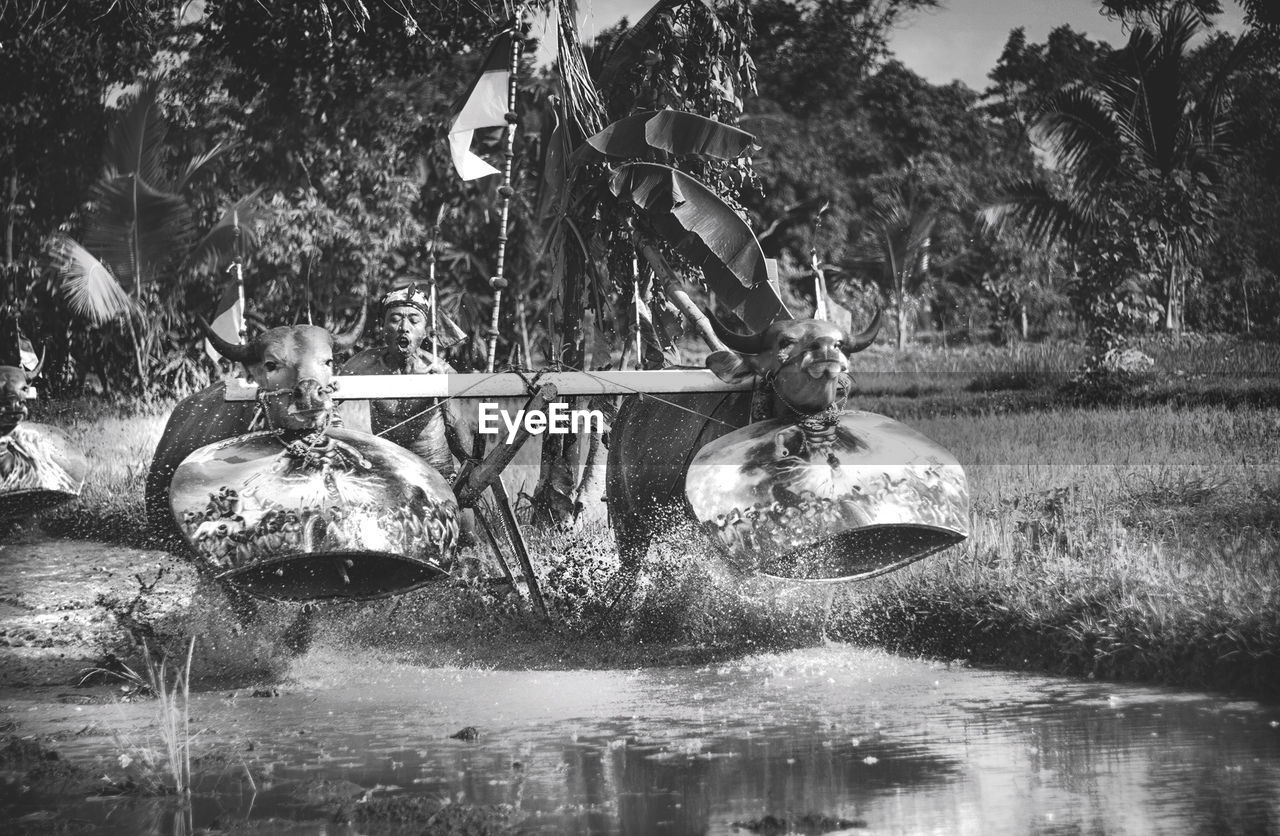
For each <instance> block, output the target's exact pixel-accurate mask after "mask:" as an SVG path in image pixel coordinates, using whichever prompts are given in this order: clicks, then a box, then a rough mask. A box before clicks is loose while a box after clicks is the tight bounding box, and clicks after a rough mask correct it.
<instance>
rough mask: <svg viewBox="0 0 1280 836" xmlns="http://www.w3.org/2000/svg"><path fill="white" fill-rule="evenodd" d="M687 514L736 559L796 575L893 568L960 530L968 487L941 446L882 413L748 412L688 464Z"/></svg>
mask: <svg viewBox="0 0 1280 836" xmlns="http://www.w3.org/2000/svg"><path fill="white" fill-rule="evenodd" d="M685 496H686V498H687V499H688V501H689V506H690V508H691V509H692V511H693V515H694V517H695V518H696V519H697V520H698V521H699V522H700V523H701V524H702V526H703V528H704V529H705V530H706V531H707V532H708V533H709V534H710V535H711V537H712V540H713V541H714V542H715V543H716V544H717V545H719V547H720V548H721V549H722V550H723V551H724V552H725V554H726V555H727V556H728V557H729V558H730V559H731V560H733V561H734V562H735V563H737V564H738V565H739V566H740V567H741V568H743V569H746V570H748V571H752V572H759V573H761V574H765V575H770V576H773V577H778V578H788V579H792V580H803V581H850V580H861V579H864V578H870V577H873V576H875V575H880V574H883V573H885V572H889V571H892V570H894V569H898V568H900V567H902V566H905V565H907V564H908V563H911V562H913V561H915V560H919V559H920V558H922V557H927V556H928V555H930V554H933V553H935V552H938V551H941V550H942V549H944V548H946V547H948V546H952V545H955V544H956V543H959V542H960V541H962V540H964V539H965V537H967V536H968V534H969V489H968V483H967V481H966V479H965V475H964V470H963V468H961V467H960V465H959V464H958V463H957V462H956V460H955V458H954V457H953V456H952V455H951V454H950V453H949V452H947V451H946V450H945V449H943V448H942V447H939V446H938V445H937V444H935V443H934V442H932V441H930V440H929V439H927V438H925V437H924V436H923V435H920V434H919V433H917V432H916V431H914V430H912V429H910V428H908V427H906V426H904V425H902V424H899V423H898V422H897V421H894V420H893V419H891V418H886V417H885V416H883V415H876V414H874V413H870V412H853V411H849V412H842V413H837V414H836V415H834V416H832V417H831V418H830V420H828V421H827V422H826V423H825V425H823V426H818V425H817V424H815V423H812V422H802V423H801V424H796V423H791V422H787V421H782V420H771V421H760V422H757V423H755V424H751V425H749V426H746V427H743V428H742V429H740V430H736V431H734V432H732V433H729V434H728V435H725V436H722V437H721V438H718V439H716V440H715V441H712V442H711V443H709V444H707V445H706V446H705V447H703V448H702V449H701V450H700V451H699V452H698V455H697V456H695V457H694V460H693V462H692V463H691V464H690V466H689V474H688V478H687V479H686V482H685Z"/></svg>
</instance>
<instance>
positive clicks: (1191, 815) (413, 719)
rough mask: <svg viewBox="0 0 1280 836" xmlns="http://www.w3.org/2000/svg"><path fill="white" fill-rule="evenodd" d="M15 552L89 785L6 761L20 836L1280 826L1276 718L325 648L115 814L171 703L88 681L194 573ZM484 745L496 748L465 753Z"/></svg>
mask: <svg viewBox="0 0 1280 836" xmlns="http://www.w3.org/2000/svg"><path fill="white" fill-rule="evenodd" d="M0 562H2V563H3V566H4V570H5V571H4V572H3V573H0V737H4V738H5V739H12V736H19V737H24V738H29V739H30V738H35V739H39V740H41V741H43V742H45V744H46V745H47V747H48V748H52V749H53V750H55V751H56V752H58V753H59V755H60V758H61V762H62V763H64V764H67V763H69V764H72V765H74V766H75V767H76V770H75V774H74V775H69V776H68V778H67V780H66V781H64V782H62V783H59V782H58V781H56V780H55V781H48V780H46V781H42V782H31V781H30V780H29V778H30V773H29V772H28V770H29V769H30V765H27V766H24V767H23V768H22V769H18V768H16V767H15V768H12V769H9V770H7V771H6V770H5V768H4V766H3V764H0V824H3V825H5V826H3V827H0V832H4V833H8V832H17V833H25V832H32V833H37V832H51V831H56V832H77V828H79V827H81V826H82V827H83V828H84V832H100V833H107V834H166V836H167V834H180V833H181V834H186V833H191V832H194V831H201V830H204V831H205V832H210V833H277V832H286V833H298V834H344V836H346V835H347V834H374V833H390V832H394V833H420V832H423V829H424V826H425V821H426V817H427V815H429V814H430V811H431V810H434V809H435V808H436V807H438V805H439V803H440V802H441V801H443V800H446V799H447V800H449V801H452V802H459V803H460V806H462V805H474V807H475V808H484V807H486V806H488V805H506V807H505V808H504V809H505V810H506V811H507V812H506V815H507V821H509V822H510V823H511V824H512V826H513V830H514V832H518V833H546V834H559V833H583V834H585V833H625V834H649V833H658V834H662V833H671V834H683V833H699V834H702V833H706V834H718V833H733V832H735V829H734V828H735V823H736V824H743V825H745V824H756V825H758V824H760V823H762V822H764V821H765V820H766V817H772V819H771V820H769V822H770V823H774V824H780V825H781V824H783V823H790V824H791V825H792V826H793V830H794V832H816V831H813V830H809V831H805V830H803V829H801V827H800V826H799V825H801V824H814V823H822V824H825V825H827V826H828V827H836V826H839V827H842V828H843V829H844V830H847V831H850V832H855V833H861V832H869V833H973V834H990V833H1010V834H1022V833H1054V834H1058V833H1206V834H1209V833H1212V834H1216V833H1241V834H1245V833H1248V834H1258V833H1280V706H1266V705H1259V704H1256V703H1249V702H1231V701H1228V700H1225V699H1223V698H1221V697H1217V696H1213V695H1208V694H1197V693H1188V692H1175V691H1167V690H1161V689H1154V688H1137V687H1126V686H1116V685H1112V684H1099V683H1089V682H1079V681H1074V680H1065V679H1055V678H1045V677H1035V676H1022V675H1013V674H1008V673H999V672H988V671H977V670H972V669H965V668H961V667H958V666H956V667H952V666H947V665H942V664H937V663H930V662H922V661H917V660H910V659H904V658H899V657H895V656H890V655H886V654H881V653H876V652H871V651H866V650H861V649H856V648H851V647H846V646H824V647H817V648H810V649H805V650H798V651H793V652H790V653H785V654H770V655H760V656H751V657H746V658H743V659H738V660H735V661H732V662H727V663H722V664H716V665H711V666H704V667H678V668H665V669H643V670H615V671H506V670H501V671H500V670H483V669H477V668H476V667H475V666H473V667H470V668H462V669H448V668H438V667H437V668H432V667H424V666H421V665H417V664H411V663H408V662H406V661H405V660H404V657H402V656H401V657H397V656H393V655H384V656H380V657H378V656H372V655H370V653H369V652H367V651H359V652H357V651H353V650H350V649H347V648H344V647H339V646H334V645H333V644H331V643H328V642H331V641H332V639H330V638H328V637H327V636H322V637H321V639H320V643H319V644H317V645H315V646H313V647H312V649H311V650H310V652H309V653H308V654H307V655H305V656H303V657H301V658H298V659H295V660H293V661H292V663H290V666H289V668H288V670H287V671H284V672H283V675H282V677H281V680H280V681H281V682H282V683H283V684H282V685H280V686H279V687H278V688H274V689H272V688H268V689H266V690H263V691H261V692H260V693H261V694H262V695H261V696H254V695H253V693H254V691H253V689H252V688H247V689H242V690H238V691H234V692H230V691H218V692H207V693H200V694H195V695H193V696H192V703H191V709H190V711H191V718H192V720H191V726H192V729H193V731H194V732H195V736H194V738H193V742H192V755H193V758H194V764H193V769H194V774H195V779H196V780H195V792H194V796H193V798H192V802H191V805H190V807H188V808H185V809H183V808H180V807H179V806H178V805H177V804H176V803H175V802H174V801H173V800H172V799H171V798H154V797H152V798H138V797H109V796H105V795H103V794H102V790H103V789H104V788H105V787H107V785H105V784H104V783H103V781H102V778H101V776H104V775H109V776H112V777H113V779H114V780H115V781H116V782H117V784H118V782H119V780H120V778H121V776H122V775H134V776H137V777H139V778H145V777H146V776H147V775H152V776H154V775H155V774H156V772H155V769H154V767H149V766H147V763H146V759H147V756H148V753H158V752H159V751H160V750H162V748H163V747H162V744H161V740H160V736H159V732H158V722H157V705H156V703H155V702H154V701H141V702H122V701H120V699H119V697H120V696H121V694H120V691H119V690H118V689H115V688H108V687H105V686H104V687H99V688H97V689H80V688H74V687H70V685H69V684H68V683H72V682H74V681H75V679H76V673H77V672H78V671H79V670H80V669H81V668H83V667H84V666H85V665H88V664H92V663H93V661H94V660H95V659H96V658H97V656H96V655H95V654H97V653H98V652H99V651H98V647H99V646H98V645H96V644H95V641H94V637H95V636H101V635H103V634H106V633H110V632H111V629H112V621H111V619H110V618H109V617H108V616H107V613H106V612H105V610H104V609H103V607H102V605H101V602H100V596H105V597H115V598H116V599H119V600H127V599H128V598H129V596H130V595H132V594H133V593H134V592H136V590H137V588H138V584H139V583H150V584H153V585H154V590H153V594H152V596H151V598H150V599H149V600H150V603H149V604H148V606H149V607H150V608H151V609H150V610H149V611H148V613H147V614H148V615H149V616H150V617H153V618H155V617H159V616H162V615H163V613H164V612H166V611H179V610H184V609H185V608H186V607H188V606H189V605H190V602H191V601H192V596H193V595H197V594H198V593H197V592H196V589H195V583H194V579H193V577H192V574H191V572H190V570H189V568H186V567H184V566H183V565H182V564H181V563H179V562H177V561H174V560H173V559H172V558H170V557H169V556H168V555H165V554H163V553H156V552H140V551H130V550H126V549H119V548H112V547H105V546H97V545H94V544H88V543H71V542H66V541H64V542H58V541H45V540H40V539H35V540H32V541H29V542H23V543H9V544H6V545H4V546H0ZM206 639H208V636H206ZM239 641H240V642H241V644H240V645H238V646H243V647H248V644H249V640H248V638H247V637H241V639H240V640H239ZM467 727H473V728H474V729H475V730H476V733H477V734H476V736H475V738H474V739H470V740H467V739H455V738H453V737H451V735H454V734H455V733H457V732H459V731H460V730H462V729H464V728H467ZM158 765H160V766H163V759H162V758H161V759H159V761H158ZM415 800H419V801H421V802H422V803H423V805H424V806H425V808H426V809H427V810H428V813H427V814H425V815H422V814H420V815H419V816H418V817H417V819H416V821H411V822H408V823H405V824H403V825H402V826H400V827H399V829H397V828H396V826H394V825H393V824H392V823H390V822H389V821H388V820H386V819H378V818H376V817H374V818H370V816H367V815H366V816H363V820H362V814H364V813H371V812H378V811H382V812H388V811H389V812H391V813H394V812H396V811H397V810H399V811H401V812H404V811H406V810H408V809H409V808H410V807H412V805H413V802H414V801H415ZM397 805H399V806H397ZM420 810H421V808H420ZM420 810H419V812H420ZM338 812H341V815H338V816H336V818H337V820H335V813H338ZM351 820H355V821H356V822H357V823H355V824H348V823H346V822H348V821H351ZM737 832H741V833H745V832H748V831H746V830H745V829H739V830H738V831H737ZM760 832H771V833H778V832H784V829H779V828H774V829H773V830H768V829H766V830H762V831H760Z"/></svg>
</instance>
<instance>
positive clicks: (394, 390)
mask: <svg viewBox="0 0 1280 836" xmlns="http://www.w3.org/2000/svg"><path fill="white" fill-rule="evenodd" d="M533 379H534V377H533V375H532V374H530V375H528V376H527V379H526V378H525V377H521V376H520V375H518V374H514V373H512V372H497V373H494V374H368V375H354V374H353V375H340V376H338V377H335V378H334V382H335V383H336V384H337V389H336V390H334V393H333V397H334V399H335V400H339V401H355V400H373V399H377V398H514V397H520V396H522V395H528V394H529V385H528V381H532V380H533ZM543 383H552V384H554V385H555V387H556V391H557V392H558V393H559V394H560V395H561V396H565V395H634V394H637V393H646V394H677V393H681V392H706V393H712V392H749V391H751V387H752V381H751V380H747V381H745V382H743V383H725V382H724V381H723V380H721V379H720V378H718V377H716V376H715V374H714V373H713V372H711V371H708V370H706V369H688V370H675V369H673V370H666V371H647V372H646V371H625V372H616V371H615V372H546V373H544V374H543V375H542V376H541V377H539V378H538V379H537V384H543ZM257 395H258V387H257V386H255V385H253V384H251V383H247V382H245V381H244V380H243V379H241V378H232V379H231V380H228V381H227V393H226V398H225V400H228V401H252V400H255V399H256V398H257Z"/></svg>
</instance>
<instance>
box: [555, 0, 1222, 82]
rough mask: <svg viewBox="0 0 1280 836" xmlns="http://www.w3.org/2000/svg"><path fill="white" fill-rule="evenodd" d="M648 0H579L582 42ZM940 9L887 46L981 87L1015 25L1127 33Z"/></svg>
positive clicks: (919, 64) (1115, 40)
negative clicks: (1066, 26) (1062, 26)
mask: <svg viewBox="0 0 1280 836" xmlns="http://www.w3.org/2000/svg"><path fill="white" fill-rule="evenodd" d="M652 5H653V4H652V2H650V0H579V9H580V12H581V20H580V22H579V31H580V33H581V36H582V40H583V41H584V42H589V41H590V40H591V39H592V38H593V37H594V36H595V34H596V33H597V32H599V31H600V30H601V29H604V28H606V27H609V26H612V25H613V24H614V23H616V22H617V21H618V20H619V18H621V17H624V16H625V17H626V18H627V19H628V20H629V21H630V22H632V23H635V22H636V21H637V20H639V19H640V18H641V17H642V16H643V15H644V13H645V12H646V11H648V10H649V8H650V7H651V6H652ZM941 5H942V8H939V9H935V10H932V11H928V12H922V13H917V14H916V15H914V16H913V18H912V19H910V20H908V22H907V23H905V24H904V25H902V26H900V27H899V28H898V29H897V30H896V31H895V32H894V33H893V34H892V36H891V37H890V39H889V47H890V49H891V50H893V52H894V53H895V55H896V56H897V58H898V59H899V60H900V61H902V63H903V64H905V65H906V66H907V67H909V68H910V69H911V70H913V71H915V72H916V73H918V74H920V75H921V76H923V77H924V78H926V79H928V80H929V81H931V82H933V83H935V84H947V83H950V82H951V81H952V80H953V79H959V80H960V81H963V82H964V83H965V84H967V85H969V86H970V87H972V88H973V89H975V90H982V89H984V88H985V87H986V86H987V85H988V84H989V81H988V79H987V73H988V72H990V71H991V69H992V68H993V67H995V65H996V61H997V60H998V59H999V58H1000V52H1001V50H1003V49H1004V44H1005V41H1006V40H1007V39H1008V37H1009V30H1010V29H1013V28H1014V27H1017V26H1023V27H1025V28H1026V30H1027V39H1028V40H1029V41H1031V42H1034V43H1043V42H1044V40H1045V38H1046V37H1047V36H1048V34H1049V31H1050V30H1051V29H1054V28H1056V27H1057V26H1060V25H1061V24H1063V23H1069V24H1071V27H1072V28H1073V29H1075V30H1076V31H1078V32H1084V33H1085V34H1086V35H1088V36H1089V37H1090V38H1092V39H1094V40H1103V41H1107V42H1109V43H1111V44H1113V45H1119V44H1121V43H1123V42H1124V40H1125V36H1124V33H1123V31H1122V30H1121V28H1120V25H1119V24H1118V23H1116V22H1113V21H1110V20H1107V19H1106V18H1105V17H1103V16H1102V15H1100V14H1099V13H1098V4H1097V0H941ZM1222 5H1223V7H1224V9H1225V11H1224V14H1223V15H1222V16H1221V17H1220V18H1219V20H1218V25H1219V28H1221V29H1224V30H1225V31H1228V32H1231V33H1233V34H1238V33H1240V32H1241V31H1243V28H1244V24H1243V22H1242V13H1241V11H1240V8H1239V7H1238V6H1237V5H1235V3H1234V2H1231V0H1224V2H1223V3H1222ZM533 34H534V35H535V36H537V37H541V38H542V39H543V51H546V52H547V55H548V56H549V55H550V50H553V49H554V44H555V38H554V32H553V31H550V30H547V31H546V32H545V34H544V32H543V31H542V29H541V28H540V24H537V25H535V27H534V30H533Z"/></svg>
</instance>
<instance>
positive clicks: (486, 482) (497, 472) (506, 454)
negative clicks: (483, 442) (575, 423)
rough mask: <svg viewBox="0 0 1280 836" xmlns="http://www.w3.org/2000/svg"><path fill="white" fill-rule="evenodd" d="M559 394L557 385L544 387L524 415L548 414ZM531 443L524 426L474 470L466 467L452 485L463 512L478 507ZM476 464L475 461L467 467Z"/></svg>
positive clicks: (499, 445) (539, 389)
mask: <svg viewBox="0 0 1280 836" xmlns="http://www.w3.org/2000/svg"><path fill="white" fill-rule="evenodd" d="M558 394H559V393H558V392H557V391H556V387H555V385H554V384H552V383H544V384H543V385H542V386H541V387H539V388H538V391H537V392H535V393H534V395H533V397H532V398H530V399H529V402H528V403H526V404H525V405H524V409H525V412H526V413H529V412H545V411H546V408H547V404H548V403H549V402H550V401H553V400H555V399H556V396H557V395H558ZM528 440H529V430H528V429H527V428H526V427H525V426H524V424H521V425H520V428H519V429H518V430H517V431H516V435H515V438H513V439H511V441H510V442H507V441H506V440H502V439H500V440H499V442H498V445H497V446H496V447H494V448H493V449H492V450H490V451H489V453H488V455H486V456H485V457H484V459H483V460H482V461H480V462H479V463H476V464H473V465H472V466H471V467H466V466H464V467H463V470H462V473H460V474H458V479H457V481H456V482H454V485H453V494H454V496H456V497H457V498H458V504H459V505H460V506H462V507H463V508H473V507H475V504H476V502H477V501H478V500H479V498H480V495H481V494H483V493H484V492H485V491H486V490H487V489H488V488H489V486H490V485H492V484H494V482H495V481H496V480H497V479H499V478H500V477H501V476H502V471H503V470H504V469H505V468H506V466H507V465H509V464H510V463H511V460H512V459H514V458H515V457H516V453H518V452H520V448H521V447H523V446H524V443H525V442H526V441H528ZM474 461H475V460H474V459H472V460H471V462H468V464H471V463H472V462H474Z"/></svg>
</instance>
